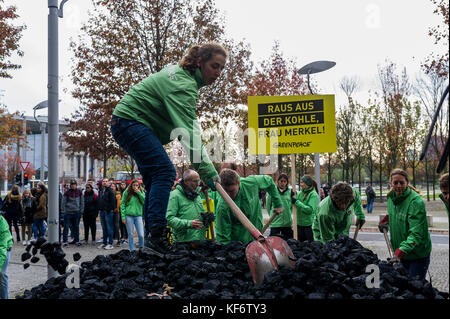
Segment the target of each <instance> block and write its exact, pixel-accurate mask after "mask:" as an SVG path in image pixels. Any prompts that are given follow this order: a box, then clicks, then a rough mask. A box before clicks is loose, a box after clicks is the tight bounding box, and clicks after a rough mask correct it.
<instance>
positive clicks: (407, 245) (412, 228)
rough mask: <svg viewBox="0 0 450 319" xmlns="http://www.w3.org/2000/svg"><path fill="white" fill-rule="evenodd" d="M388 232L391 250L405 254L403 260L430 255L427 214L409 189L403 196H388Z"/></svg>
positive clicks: (420, 202) (417, 196)
mask: <svg viewBox="0 0 450 319" xmlns="http://www.w3.org/2000/svg"><path fill="white" fill-rule="evenodd" d="M387 205H388V214H389V232H390V235H391V244H392V249H393V250H394V252H395V250H396V249H400V250H401V251H402V252H404V253H405V256H404V257H403V259H405V260H411V259H419V258H425V257H428V256H429V255H430V253H431V238H430V232H429V231H428V222H427V212H426V211H425V202H424V201H423V199H422V197H420V195H419V194H418V193H416V192H415V191H413V190H412V189H411V188H409V187H408V188H407V189H406V191H405V192H404V193H403V194H400V195H398V196H395V193H394V192H393V191H391V192H390V193H389V194H388V204H387Z"/></svg>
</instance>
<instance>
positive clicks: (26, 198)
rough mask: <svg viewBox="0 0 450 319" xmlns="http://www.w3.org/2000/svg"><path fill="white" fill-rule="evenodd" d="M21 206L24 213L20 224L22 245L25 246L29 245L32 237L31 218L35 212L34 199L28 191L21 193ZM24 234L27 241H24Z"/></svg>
mask: <svg viewBox="0 0 450 319" xmlns="http://www.w3.org/2000/svg"><path fill="white" fill-rule="evenodd" d="M22 206H23V211H24V213H23V223H22V239H23V242H22V244H23V245H24V246H25V245H29V244H30V241H31V239H32V237H33V228H32V225H33V216H34V214H35V213H36V210H37V205H36V199H35V198H34V197H33V196H31V191H30V190H29V189H26V190H24V191H23V196H22ZM25 234H27V235H28V240H27V239H26V238H27V237H25Z"/></svg>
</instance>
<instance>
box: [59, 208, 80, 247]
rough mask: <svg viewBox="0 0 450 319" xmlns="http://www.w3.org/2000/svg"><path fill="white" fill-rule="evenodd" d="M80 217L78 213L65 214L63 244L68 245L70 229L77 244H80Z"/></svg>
mask: <svg viewBox="0 0 450 319" xmlns="http://www.w3.org/2000/svg"><path fill="white" fill-rule="evenodd" d="M79 223H80V215H79V214H78V213H72V214H71V213H65V214H64V230H63V242H64V243H67V235H68V233H69V228H70V229H71V231H72V236H73V238H74V240H75V242H76V243H79V242H80V227H79Z"/></svg>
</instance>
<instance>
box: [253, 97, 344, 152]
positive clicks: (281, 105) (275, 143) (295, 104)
mask: <svg viewBox="0 0 450 319" xmlns="http://www.w3.org/2000/svg"><path fill="white" fill-rule="evenodd" d="M248 128H249V133H248V134H249V135H248V140H249V151H250V154H296V153H333V152H336V148H337V146H336V120H335V107H334V95H296V96H249V97H248Z"/></svg>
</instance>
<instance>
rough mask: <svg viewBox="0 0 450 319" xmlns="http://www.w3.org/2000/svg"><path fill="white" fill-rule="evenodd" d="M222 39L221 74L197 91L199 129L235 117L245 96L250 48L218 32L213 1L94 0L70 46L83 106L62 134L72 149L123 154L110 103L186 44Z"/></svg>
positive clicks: (96, 155)
mask: <svg viewBox="0 0 450 319" xmlns="http://www.w3.org/2000/svg"><path fill="white" fill-rule="evenodd" d="M211 41H214V42H219V43H222V44H223V45H224V46H225V47H226V48H227V49H228V50H229V53H230V57H229V60H228V62H227V68H226V70H224V72H223V74H222V76H221V79H220V80H218V81H216V83H215V84H214V85H212V86H209V87H206V88H204V89H202V90H201V91H200V97H199V102H198V108H197V110H198V113H199V114H201V115H202V116H201V117H200V123H201V125H202V128H203V129H205V128H207V127H209V126H211V125H213V124H215V123H218V121H220V120H223V119H227V118H230V117H234V116H236V114H237V112H236V108H235V107H234V106H236V105H237V104H242V103H243V102H244V100H245V97H246V96H245V94H244V89H243V88H244V87H245V84H246V81H247V80H246V79H247V76H248V75H247V73H246V72H247V69H248V68H249V67H251V65H250V64H249V63H250V62H249V56H250V53H249V50H248V48H247V45H245V44H244V43H243V42H240V43H234V42H233V41H232V40H228V39H226V37H225V34H224V21H223V19H222V18H221V17H220V16H219V14H218V11H217V9H216V8H215V7H214V2H213V1H212V0H196V1H189V0H183V1H175V0H172V1H165V0H156V1H132V0H124V1H123V0H102V1H95V2H94V11H93V13H91V14H90V17H89V20H88V22H87V23H86V24H85V25H84V26H83V27H82V35H81V36H80V38H79V39H78V41H73V42H72V44H71V47H72V50H73V53H74V58H73V63H74V67H73V69H72V80H73V83H74V84H75V86H76V89H75V90H74V91H73V92H72V95H73V96H74V97H75V98H76V99H77V100H78V101H79V103H80V105H82V107H81V108H80V110H79V111H77V112H76V113H75V114H73V116H72V119H70V120H69V119H68V120H69V132H67V133H66V134H65V139H66V141H67V143H68V144H69V145H70V150H71V151H72V152H77V151H81V150H85V151H87V152H88V153H89V155H90V156H92V157H94V158H97V159H99V160H103V161H104V168H105V169H104V172H106V170H107V169H106V160H105V159H107V158H109V157H113V156H119V157H123V156H126V154H125V153H124V152H123V151H121V150H120V148H119V147H118V146H117V145H116V144H115V142H114V141H113V139H112V137H111V134H110V132H109V120H110V118H111V115H112V112H113V110H114V107H115V106H116V104H117V103H118V102H119V101H120V99H121V98H122V97H123V96H124V95H125V93H127V92H128V90H129V89H130V88H131V87H132V86H133V85H135V84H137V83H138V82H139V81H141V80H143V79H144V78H146V77H148V76H149V75H150V74H152V73H155V72H158V71H160V70H161V69H162V68H163V67H164V66H166V65H168V64H174V63H178V62H179V61H180V60H181V58H182V57H183V55H184V54H186V52H187V50H188V49H189V47H191V46H192V45H195V44H198V43H203V42H211Z"/></svg>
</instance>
